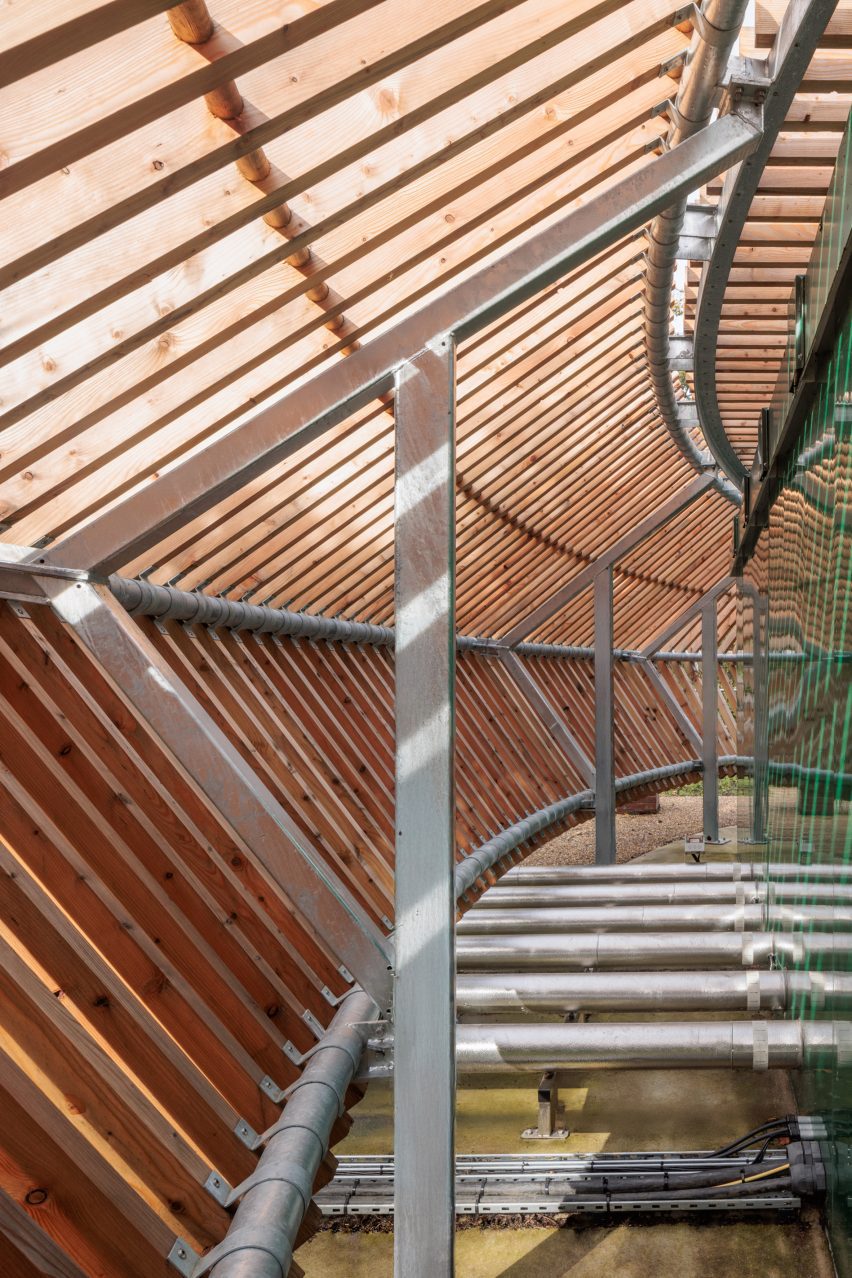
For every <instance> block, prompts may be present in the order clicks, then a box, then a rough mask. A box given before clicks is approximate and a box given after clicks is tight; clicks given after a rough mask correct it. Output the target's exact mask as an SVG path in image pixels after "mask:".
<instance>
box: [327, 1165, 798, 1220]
mask: <svg viewBox="0 0 852 1278" xmlns="http://www.w3.org/2000/svg"><path fill="white" fill-rule="evenodd" d="M756 1154H757V1151H756V1150H752V1151H750V1152H746V1153H745V1154H743V1155H739V1156H737V1157H735V1158H714V1157H713V1156H712V1155H711V1154H710V1152H709V1151H702V1150H699V1151H692V1152H686V1153H675V1152H669V1151H664V1152H662V1151H652V1152H638V1153H611V1154H565V1155H560V1156H551V1155H548V1154H533V1155H520V1154H502V1155H479V1154H463V1155H459V1156H458V1157H457V1158H456V1213H457V1215H460V1216H497V1215H514V1214H517V1215H533V1214H535V1215H539V1214H541V1215H551V1216H553V1215H571V1214H574V1213H577V1212H640V1211H641V1212H663V1211H669V1212H670V1211H743V1210H761V1211H766V1210H775V1211H777V1210H784V1211H790V1210H796V1209H798V1208H799V1207H800V1206H801V1200H800V1199H799V1198H798V1197H797V1196H796V1195H795V1194H793V1193H791V1192H790V1191H789V1190H782V1189H779V1190H778V1191H777V1192H772V1191H769V1192H762V1193H755V1194H753V1195H749V1196H747V1197H746V1196H743V1197H735V1198H727V1197H713V1196H712V1193H710V1192H708V1194H707V1196H706V1197H700V1198H699V1197H683V1198H678V1197H677V1196H675V1195H661V1196H660V1198H659V1200H652V1201H647V1200H645V1199H644V1198H641V1199H631V1198H630V1197H629V1195H623V1196H622V1195H620V1196H619V1197H618V1198H617V1199H613V1198H611V1197H609V1196H607V1195H601V1196H600V1197H599V1198H591V1197H590V1198H586V1199H582V1200H578V1199H577V1198H576V1197H575V1195H576V1194H577V1193H578V1192H582V1185H583V1183H584V1182H585V1181H587V1180H588V1179H589V1178H590V1177H591V1176H600V1175H601V1174H609V1175H612V1174H616V1173H629V1174H630V1175H632V1176H637V1175H638V1176H642V1175H646V1176H649V1177H651V1176H659V1174H660V1173H661V1172H666V1171H669V1172H674V1171H677V1172H681V1173H683V1172H692V1173H700V1172H703V1171H707V1172H714V1173H718V1182H719V1184H724V1183H725V1182H726V1181H735V1180H738V1179H739V1178H740V1177H741V1176H742V1175H743V1174H744V1173H746V1172H747V1170H748V1169H750V1168H751V1166H752V1164H753V1162H754V1158H755V1157H756ZM784 1162H785V1155H784V1154H783V1153H781V1152H779V1151H777V1150H772V1151H767V1152H766V1153H765V1155H764V1156H763V1158H762V1160H761V1163H760V1167H761V1169H763V1170H764V1171H770V1170H771V1169H772V1168H773V1167H776V1166H781V1165H783V1164H784ZM393 1175H394V1159H393V1155H392V1154H391V1155H341V1156H340V1157H339V1158H338V1166H337V1172H336V1175H335V1177H334V1180H333V1181H331V1182H330V1184H328V1185H326V1186H325V1187H324V1188H323V1189H321V1190H320V1191H319V1192H318V1193H317V1194H316V1196H315V1202H316V1204H317V1206H318V1207H319V1209H320V1211H321V1212H322V1214H323V1215H324V1216H391V1215H393ZM770 1179H771V1178H770Z"/></svg>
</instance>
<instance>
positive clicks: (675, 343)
mask: <svg viewBox="0 0 852 1278" xmlns="http://www.w3.org/2000/svg"><path fill="white" fill-rule="evenodd" d="M693 362H694V356H693V351H692V338H691V337H670V338H669V365H670V367H671V368H672V369H673V371H675V372H680V373H691V372H692V368H693ZM629 660H631V661H636V660H637V656H631V657H630V658H629Z"/></svg>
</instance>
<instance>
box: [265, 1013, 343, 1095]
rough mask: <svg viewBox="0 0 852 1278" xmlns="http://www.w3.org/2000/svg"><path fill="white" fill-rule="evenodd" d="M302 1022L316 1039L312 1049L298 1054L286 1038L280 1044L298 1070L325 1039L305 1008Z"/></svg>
mask: <svg viewBox="0 0 852 1278" xmlns="http://www.w3.org/2000/svg"><path fill="white" fill-rule="evenodd" d="M348 992H349V991H348V990H347V993H348ZM323 993H325V990H323ZM344 997H345V995H343V994H342V995H341V996H340V1000H338V1001H341V1000H342V999H343V998H344ZM302 1020H303V1021H304V1022H305V1024H306V1025H307V1027H308V1029H309V1030H310V1031H311V1033H312V1034H313V1036H314V1038H315V1039H317V1042H316V1043H315V1044H314V1046H313V1047H309V1048H308V1050H307V1051H306V1052H300V1051H299V1049H298V1047H297V1046H296V1044H295V1043H293V1042H291V1041H290V1039H289V1038H288V1039H287V1041H286V1043H283V1044H282V1049H281V1050H282V1051H283V1052H284V1055H285V1056H286V1057H288V1058H289V1059H290V1060H291V1061H292V1062H293V1064H294V1065H296V1066H298V1067H300V1068H301V1066H302V1065H304V1063H305V1061H306V1060H307V1059H308V1057H309V1056H311V1055H312V1054H313V1053H314V1052H315V1051H316V1049H317V1047H318V1046H319V1044H320V1042H321V1041H322V1039H323V1038H324V1037H325V1029H324V1027H323V1026H322V1025H321V1024H320V1022H319V1021H318V1020H317V1018H316V1017H315V1016H314V1014H313V1012H311V1011H309V1010H308V1009H307V1008H305V1010H304V1012H302ZM285 1095H286V1093H285Z"/></svg>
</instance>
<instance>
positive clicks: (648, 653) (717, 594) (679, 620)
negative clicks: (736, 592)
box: [641, 577, 736, 661]
mask: <svg viewBox="0 0 852 1278" xmlns="http://www.w3.org/2000/svg"><path fill="white" fill-rule="evenodd" d="M734 585H736V578H735V577H723V578H722V579H721V581H717V582H716V585H715V586H711V587H710V589H709V590H705V592H704V594H703V595H702V596H701V597H700V599H696V600H695V603H691V604H690V605H689V607H687V608H684V609H683V611H682V612H679V613H678V615H677V616H676V617H675V619H674V621H670V622H669V624H668V625H667V626H666V628H665V630H660V631H658V633H657V634H656V635H655V636H654V638H653V639H652V640H651V642H650V643H648V644H646V645H645V647H644V648H643V649H642V652H641V656H642V657H643V658H644V659H645V660H646V661H649V660H650V659H651V658H652V657H654V656H656V654H657V653H658V652H659V650H660V649H661V648H662V646H663V644H664V643H668V641H669V639H671V638H672V636H673V635H676V634H677V633H678V631H680V630H682V629H683V627H684V626H686V625H689V623H690V621H694V620H695V618H696V617H698V616H700V615H701V613H702V611H703V608H704V605H705V604H706V603H708V602H709V601H710V600H711V599H714V600H715V599H720V598H721V597H722V595H724V594H726V593H727V591H729V590H730V588H731V586H734ZM699 655H700V654H699Z"/></svg>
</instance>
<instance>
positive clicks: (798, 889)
mask: <svg viewBox="0 0 852 1278" xmlns="http://www.w3.org/2000/svg"><path fill="white" fill-rule="evenodd" d="M805 897H807V902H806V903H807V904H811V903H813V902H819V903H820V904H823V905H840V906H849V905H852V885H849V884H846V883H836V882H834V881H833V880H829V881H824V882H822V883H811V884H808V885H807V886H806V887H804V886H802V885H801V884H800V883H798V882H796V881H795V880H792V881H788V882H785V883H764V882H758V881H752V882H743V881H742V880H739V881H737V882H734V880H733V879H728V880H727V881H720V880H717V881H715V882H712V881H709V880H707V881H705V882H698V883H695V882H692V883H678V882H668V883H648V882H645V883H600V884H595V883H572V884H570V885H565V886H562V887H560V886H558V885H557V886H554V885H552V884H548V885H547V886H546V887H543V886H542V885H541V884H536V886H534V887H520V886H515V885H514V884H513V885H511V886H509V887H503V886H500V888H499V890H498V891H489V892H486V893H485V894H484V895H483V896H482V897H480V899H479V900H478V901H477V902H476V904H475V905H474V907H473V910H472V913H476V912H481V911H483V910H495V909H510V910H518V909H522V910H536V909H544V910H547V909H553V908H555V907H557V906H565V907H570V906H575V905H577V906H579V905H606V906H610V905H640V904H642V905H647V904H652V905H678V904H689V905H707V904H717V905H718V904H722V905H727V904H731V903H734V904H736V903H737V902H740V901H742V902H744V903H745V904H748V905H765V904H772V903H773V902H778V901H781V902H791V901H792V902H802V901H803V898H805Z"/></svg>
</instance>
